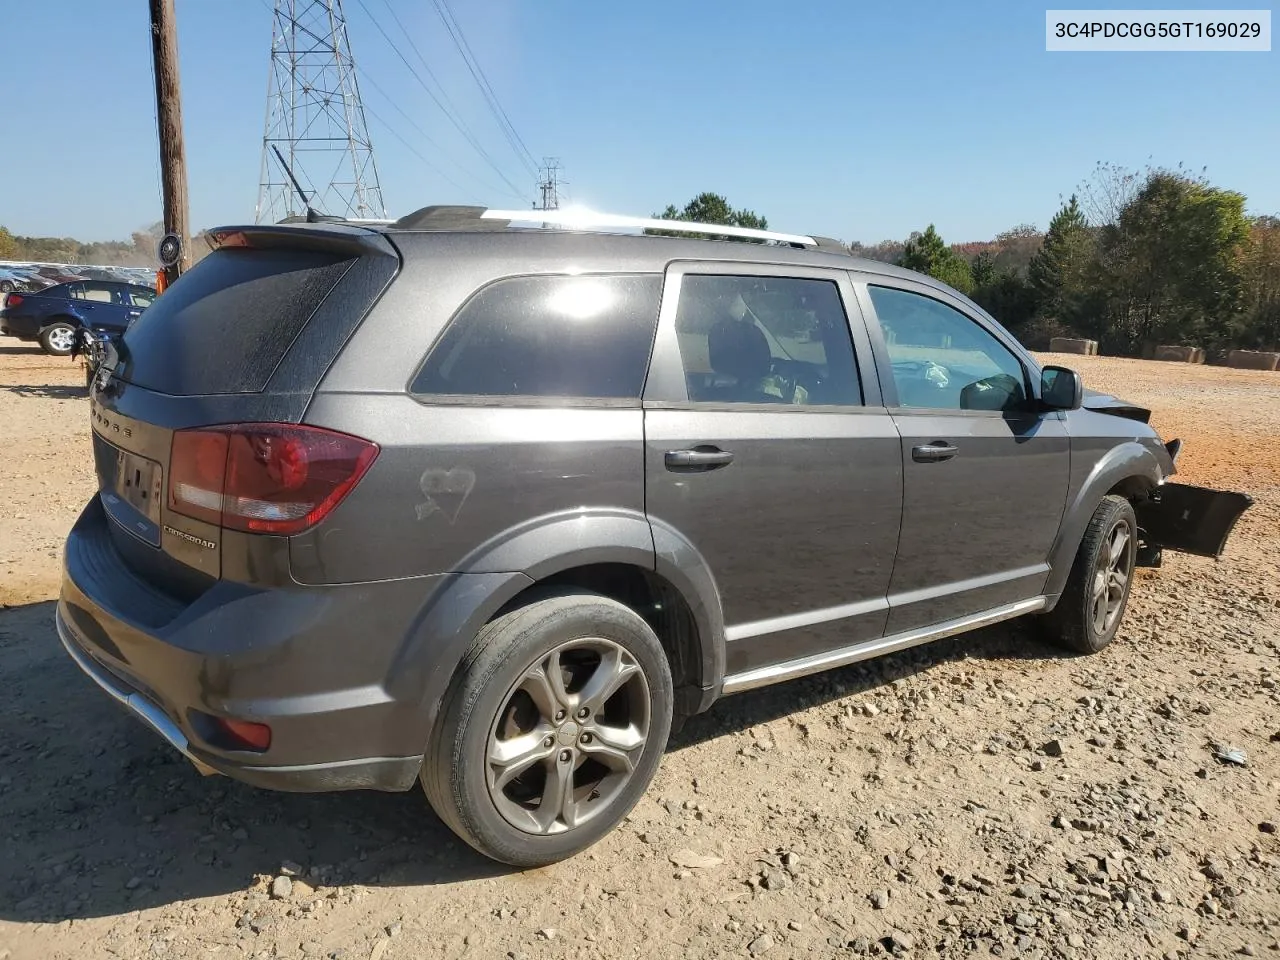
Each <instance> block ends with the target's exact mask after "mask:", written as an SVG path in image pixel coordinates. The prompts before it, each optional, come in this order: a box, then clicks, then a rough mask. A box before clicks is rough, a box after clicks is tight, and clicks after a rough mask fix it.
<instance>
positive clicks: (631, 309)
mask: <svg viewBox="0 0 1280 960" xmlns="http://www.w3.org/2000/svg"><path fill="white" fill-rule="evenodd" d="M661 295H662V277H661V276H660V275H658V274H652V275H631V276H581V277H564V276H541V277H513V278H511V279H509V280H500V281H498V282H497V283H494V284H491V285H489V286H487V287H485V288H484V289H482V290H481V291H480V292H479V293H477V294H475V296H473V297H472V298H471V299H470V300H469V301H467V303H466V304H465V305H464V306H463V308H462V310H461V311H459V313H458V314H457V316H455V317H454V318H453V320H452V321H451V322H450V324H449V326H448V328H447V329H446V330H445V332H444V335H443V336H442V337H441V338H440V340H439V341H437V343H436V345H435V347H433V348H432V350H431V354H430V355H429V356H428V357H427V361H426V363H425V364H424V365H423V367H422V369H421V370H420V371H419V372H418V375H417V377H415V378H414V381H413V386H412V388H411V389H412V391H413V392H414V393H419V394H450V395H464V396H473V397H513V396H526V397H575V398H605V399H636V398H639V396H640V393H641V390H642V389H643V387H644V378H645V372H646V371H647V370H648V367H649V352H650V350H651V349H652V347H653V336H654V332H655V330H656V329H657V326H658V300H659V298H660V297H661Z"/></svg>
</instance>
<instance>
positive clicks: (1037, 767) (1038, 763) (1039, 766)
mask: <svg viewBox="0 0 1280 960" xmlns="http://www.w3.org/2000/svg"><path fill="white" fill-rule="evenodd" d="M1031 769H1032V770H1033V771H1034V772H1035V773H1039V772H1040V771H1041V770H1043V769H1044V761H1043V760H1032V761H1031Z"/></svg>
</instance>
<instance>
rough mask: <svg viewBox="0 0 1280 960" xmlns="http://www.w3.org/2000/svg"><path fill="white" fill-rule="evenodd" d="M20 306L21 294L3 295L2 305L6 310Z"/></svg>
mask: <svg viewBox="0 0 1280 960" xmlns="http://www.w3.org/2000/svg"><path fill="white" fill-rule="evenodd" d="M20 306H22V294H20V293H6V294H5V295H4V307H5V309H6V310H8V309H11V308H12V307H20Z"/></svg>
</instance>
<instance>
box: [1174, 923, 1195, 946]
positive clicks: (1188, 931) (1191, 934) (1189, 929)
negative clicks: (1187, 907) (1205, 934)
mask: <svg viewBox="0 0 1280 960" xmlns="http://www.w3.org/2000/svg"><path fill="white" fill-rule="evenodd" d="M1178 936H1180V937H1181V938H1182V939H1183V940H1185V941H1187V943H1195V942H1196V940H1198V939H1199V938H1200V931H1199V930H1197V929H1196V928H1195V927H1193V926H1191V925H1190V924H1188V923H1184V924H1183V925H1182V926H1180V927H1179V928H1178Z"/></svg>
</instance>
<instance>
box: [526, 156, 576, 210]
mask: <svg viewBox="0 0 1280 960" xmlns="http://www.w3.org/2000/svg"><path fill="white" fill-rule="evenodd" d="M563 169H564V167H562V166H561V165H560V158H559V157H543V158H542V166H541V167H539V168H538V199H537V201H536V202H535V203H534V205H533V208H534V209H535V210H559V209H560V200H561V197H560V190H561V188H562V187H566V186H568V185H569V184H568V181H566V180H561V179H560V171H561V170H563Z"/></svg>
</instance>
